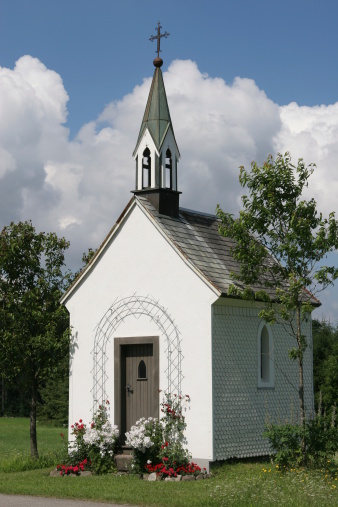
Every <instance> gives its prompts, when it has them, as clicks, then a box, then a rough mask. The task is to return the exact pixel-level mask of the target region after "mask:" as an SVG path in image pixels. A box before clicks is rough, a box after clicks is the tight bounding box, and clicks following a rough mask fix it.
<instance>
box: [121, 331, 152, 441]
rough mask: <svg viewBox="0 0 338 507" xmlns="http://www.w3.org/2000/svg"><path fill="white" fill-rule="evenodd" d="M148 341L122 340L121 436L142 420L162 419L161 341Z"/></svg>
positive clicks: (150, 339)
mask: <svg viewBox="0 0 338 507" xmlns="http://www.w3.org/2000/svg"><path fill="white" fill-rule="evenodd" d="M142 340H143V341H142ZM148 340H149V341H150V343H149V342H147V339H141V338H140V339H136V338H135V339H133V340H132V339H126V341H127V343H126V342H125V340H124V339H119V341H120V343H119V345H120V354H119V356H120V375H119V377H120V378H119V380H120V382H118V383H119V387H120V389H119V394H120V396H119V398H120V407H121V411H120V424H119V427H120V428H121V436H122V435H124V434H125V432H126V431H129V430H130V428H131V427H132V426H133V425H134V424H135V423H136V421H138V420H139V419H140V418H141V417H145V418H148V417H159V369H158V341H157V340H156V341H155V343H154V338H149V339H148ZM128 341H134V343H128Z"/></svg>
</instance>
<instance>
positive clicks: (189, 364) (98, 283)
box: [67, 206, 217, 460]
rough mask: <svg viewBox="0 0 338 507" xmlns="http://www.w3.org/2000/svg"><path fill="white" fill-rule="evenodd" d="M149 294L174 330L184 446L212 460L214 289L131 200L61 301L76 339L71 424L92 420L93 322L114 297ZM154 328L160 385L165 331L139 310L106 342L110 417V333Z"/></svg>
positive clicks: (151, 332)
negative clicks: (185, 398) (183, 399)
mask: <svg viewBox="0 0 338 507" xmlns="http://www.w3.org/2000/svg"><path fill="white" fill-rule="evenodd" d="M135 293H136V294H137V295H139V296H147V295H150V296H151V297H152V298H153V299H154V300H156V301H158V302H159V304H160V305H161V306H162V307H164V308H165V309H166V311H167V313H168V315H170V316H171V317H172V318H173V320H174V322H175V325H176V326H177V329H178V330H179V333H180V339H181V350H182V374H183V380H182V391H183V394H189V395H190V398H191V403H190V410H188V411H187V412H186V421H187V439H188V447H189V450H190V452H191V453H192V455H193V457H194V458H201V459H205V460H213V440H212V380H211V379H212V358H211V305H212V303H213V302H214V301H215V300H216V299H217V298H216V295H215V293H214V292H213V291H212V290H211V289H210V287H208V286H207V285H206V284H205V283H204V282H202V281H201V279H200V278H199V277H198V276H197V275H196V273H194V272H193V270H192V269H191V268H190V267H188V266H187V265H186V263H185V262H184V261H183V260H182V258H181V257H180V256H179V255H178V253H177V252H176V251H175V250H174V249H173V248H172V246H171V245H170V244H169V243H168V241H167V240H166V239H165V238H164V237H163V236H162V235H161V234H160V233H159V231H158V230H157V229H156V228H155V226H154V224H153V223H152V222H151V220H150V219H149V218H148V216H146V215H145V212H144V211H143V210H142V209H140V208H138V207H137V206H135V207H134V208H133V209H132V211H131V213H129V214H128V216H127V217H126V218H125V220H124V222H123V224H122V225H121V226H120V228H119V231H118V233H117V234H115V236H114V238H113V239H112V241H111V242H110V244H109V245H108V247H107V248H106V249H105V250H104V252H103V253H102V255H101V256H100V259H99V262H96V264H95V265H94V266H93V267H92V269H91V271H90V272H89V274H88V275H87V276H86V277H85V279H84V280H83V282H82V283H81V284H79V286H78V287H77V288H76V289H75V290H74V291H73V294H72V296H71V298H70V299H69V300H68V301H67V308H68V309H69V311H70V315H71V325H72V329H73V336H74V341H75V354H74V357H73V359H72V363H71V375H70V414H69V421H70V424H71V423H72V422H74V421H77V420H78V419H79V418H82V419H83V420H84V421H85V422H89V421H90V420H91V416H92V414H91V407H92V404H93V401H92V388H93V373H92V370H93V361H94V358H93V353H92V352H93V346H94V336H95V328H96V326H97V325H98V323H99V321H100V319H101V318H102V317H103V315H104V314H105V313H106V312H107V310H108V309H109V308H110V307H111V306H112V304H113V303H114V301H115V300H116V299H122V298H127V297H130V296H132V295H133V294H135ZM132 336H159V340H160V387H161V388H163V389H166V386H167V380H166V375H165V369H166V366H167V363H168V358H167V355H166V343H165V337H164V336H163V334H161V332H160V329H159V326H157V325H156V321H154V320H151V319H150V318H149V317H147V316H146V315H144V316H138V317H137V318H135V316H133V315H129V316H127V317H126V318H125V319H124V320H123V321H121V322H120V325H119V327H118V328H117V329H116V331H115V332H114V333H113V334H112V335H111V336H110V337H109V339H108V340H107V342H106V350H105V352H106V356H105V359H106V364H105V374H106V375H107V380H106V390H107V395H108V397H109V400H110V407H111V408H110V410H111V413H110V417H111V420H112V421H113V420H114V404H113V398H114V344H113V342H114V337H132Z"/></svg>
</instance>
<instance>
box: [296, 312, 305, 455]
mask: <svg viewBox="0 0 338 507" xmlns="http://www.w3.org/2000/svg"><path fill="white" fill-rule="evenodd" d="M297 344H298V377H299V387H298V393H299V409H300V427H301V429H302V435H301V440H300V446H301V451H302V455H303V464H305V462H306V448H305V435H304V431H303V430H304V428H305V403H304V370H303V355H304V350H303V343H302V337H301V325H300V307H298V308H297Z"/></svg>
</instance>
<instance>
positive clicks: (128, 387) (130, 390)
mask: <svg viewBox="0 0 338 507" xmlns="http://www.w3.org/2000/svg"><path fill="white" fill-rule="evenodd" d="M125 389H127V393H128V396H129V394H130V393H132V392H133V390H132V388H131V385H130V384H127V385H126V387H125Z"/></svg>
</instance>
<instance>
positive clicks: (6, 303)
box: [0, 222, 69, 457]
mask: <svg viewBox="0 0 338 507" xmlns="http://www.w3.org/2000/svg"><path fill="white" fill-rule="evenodd" d="M68 246H69V243H68V242H67V241H66V240H65V239H64V238H58V237H57V236H56V235H55V234H54V233H43V232H40V233H37V232H36V231H35V228H34V227H33V225H32V223H31V222H19V223H18V224H14V223H11V224H10V226H8V227H5V228H4V229H3V230H2V231H1V234H0V304H1V309H0V316H1V320H0V322H1V323H2V328H0V371H1V373H2V375H3V376H4V377H5V378H6V379H8V380H10V381H12V382H16V383H18V384H20V385H21V386H22V390H23V391H24V389H27V390H28V389H29V392H30V394H29V407H30V447H31V455H32V457H38V449H37V436H36V405H37V397H38V391H39V387H40V386H41V385H42V384H43V383H44V381H45V379H46V378H48V376H49V375H51V374H52V373H53V372H54V371H55V369H56V368H57V366H58V364H59V363H60V361H61V360H62V358H64V356H65V355H67V354H68V347H69V330H68V314H67V311H66V310H65V308H64V307H63V306H61V305H60V304H59V299H60V297H61V295H62V292H63V290H64V287H65V284H66V277H65V275H64V274H63V272H62V268H63V266H64V252H65V250H66V249H67V248H68Z"/></svg>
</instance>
